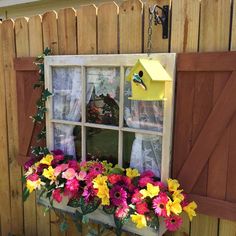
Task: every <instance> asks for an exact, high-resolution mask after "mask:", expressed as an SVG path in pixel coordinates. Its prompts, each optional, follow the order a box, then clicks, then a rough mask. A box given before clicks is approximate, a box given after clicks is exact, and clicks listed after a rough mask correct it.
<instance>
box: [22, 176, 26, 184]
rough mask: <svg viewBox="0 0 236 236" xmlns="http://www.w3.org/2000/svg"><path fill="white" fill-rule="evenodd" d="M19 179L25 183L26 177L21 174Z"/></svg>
mask: <svg viewBox="0 0 236 236" xmlns="http://www.w3.org/2000/svg"><path fill="white" fill-rule="evenodd" d="M21 181H22V183H23V184H25V183H26V177H25V176H24V175H23V176H22V178H21Z"/></svg>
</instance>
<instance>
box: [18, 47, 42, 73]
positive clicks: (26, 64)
mask: <svg viewBox="0 0 236 236" xmlns="http://www.w3.org/2000/svg"><path fill="white" fill-rule="evenodd" d="M41 53H42V51H41ZM38 55H39V54H38ZM34 61H35V57H17V58H15V59H14V69H15V70H16V71H37V70H38V67H37V66H36V65H35V64H34Z"/></svg>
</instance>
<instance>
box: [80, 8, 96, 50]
mask: <svg viewBox="0 0 236 236" xmlns="http://www.w3.org/2000/svg"><path fill="white" fill-rule="evenodd" d="M77 44H78V54H96V53H97V8H96V7H95V5H89V6H81V7H80V8H79V9H78V10H77Z"/></svg>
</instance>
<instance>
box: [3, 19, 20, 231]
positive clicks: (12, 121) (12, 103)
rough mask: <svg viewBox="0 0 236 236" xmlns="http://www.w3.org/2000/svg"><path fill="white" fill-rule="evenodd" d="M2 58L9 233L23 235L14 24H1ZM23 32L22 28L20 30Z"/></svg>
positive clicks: (6, 22) (7, 22) (8, 21)
mask: <svg viewBox="0 0 236 236" xmlns="http://www.w3.org/2000/svg"><path fill="white" fill-rule="evenodd" d="M3 28H4V34H3V58H4V65H5V70H4V76H5V81H6V83H5V85H6V104H7V129H8V150H9V169H10V188H11V190H10V191H11V192H10V193H11V196H10V198H11V220H12V222H11V226H12V229H11V233H12V234H23V218H22V215H23V205H22V183H21V177H22V171H21V167H20V166H19V165H18V162H17V155H18V148H19V146H18V117H17V113H16V111H17V98H16V76H15V71H14V65H13V58H14V57H15V56H16V47H15V32H14V22H13V21H12V20H6V21H4V22H3ZM22 30H23V31H24V28H23V29H22Z"/></svg>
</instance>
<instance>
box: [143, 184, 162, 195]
mask: <svg viewBox="0 0 236 236" xmlns="http://www.w3.org/2000/svg"><path fill="white" fill-rule="evenodd" d="M159 192H160V188H159V186H154V185H152V184H150V183H148V184H147V189H142V190H140V193H141V194H142V195H143V197H142V198H146V197H150V198H153V197H155V196H157V195H158V193H159Z"/></svg>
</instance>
